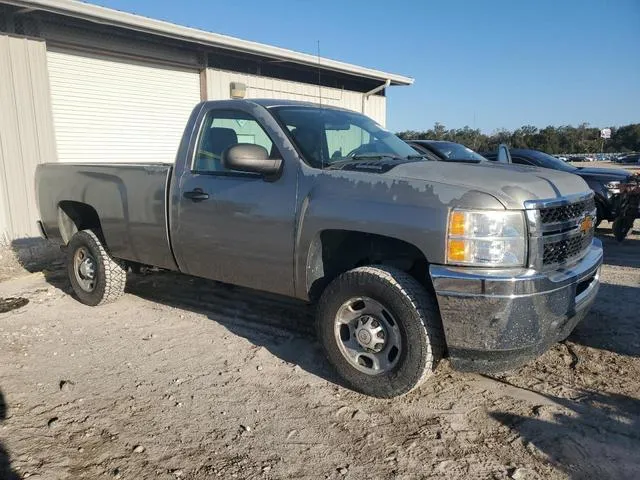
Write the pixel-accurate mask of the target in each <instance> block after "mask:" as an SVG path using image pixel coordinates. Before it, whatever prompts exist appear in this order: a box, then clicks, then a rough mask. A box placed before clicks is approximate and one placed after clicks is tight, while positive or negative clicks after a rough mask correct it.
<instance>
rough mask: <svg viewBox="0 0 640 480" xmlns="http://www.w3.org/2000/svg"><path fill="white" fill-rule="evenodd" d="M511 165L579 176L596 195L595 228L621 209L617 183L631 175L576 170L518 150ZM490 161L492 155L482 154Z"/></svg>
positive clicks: (620, 171)
mask: <svg viewBox="0 0 640 480" xmlns="http://www.w3.org/2000/svg"><path fill="white" fill-rule="evenodd" d="M510 152H511V159H512V161H513V163H514V164H519V165H529V166H533V167H541V168H550V169H553V170H560V171H563V172H568V173H574V174H576V175H579V176H580V177H582V178H583V179H584V181H585V182H587V185H589V187H591V189H592V190H593V191H594V193H595V199H596V207H597V219H596V226H597V225H599V224H600V222H602V221H603V220H609V221H613V220H614V219H615V218H616V217H617V216H618V212H619V208H620V183H626V182H628V181H629V179H630V178H631V173H629V172H627V171H626V170H623V169H621V168H599V167H576V166H574V165H569V164H567V163H565V162H563V161H562V160H559V159H557V158H556V157H553V156H551V155H549V154H547V153H544V152H540V151H538V150H528V149H521V148H512V149H510ZM482 155H483V156H485V157H486V158H488V159H489V160H493V159H495V154H494V153H482Z"/></svg>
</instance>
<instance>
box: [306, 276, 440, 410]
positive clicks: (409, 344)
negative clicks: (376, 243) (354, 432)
mask: <svg viewBox="0 0 640 480" xmlns="http://www.w3.org/2000/svg"><path fill="white" fill-rule="evenodd" d="M317 330H318V337H319V339H320V341H321V343H322V346H323V348H324V351H325V353H326V355H327V358H328V359H329V361H330V362H331V363H332V364H333V365H334V367H335V368H336V370H337V371H338V373H339V374H340V376H341V377H342V378H343V379H344V380H345V381H346V383H347V384H348V385H349V386H350V387H352V388H353V389H354V390H357V391H359V392H362V393H364V394H367V395H372V396H375V397H384V398H390V397H395V396H398V395H403V394H405V393H407V392H409V391H411V390H412V389H414V388H416V387H417V386H419V385H420V384H421V383H422V382H423V381H424V380H425V379H426V378H428V377H429V376H430V375H431V374H432V373H433V371H434V370H435V367H436V365H437V363H438V361H439V360H440V358H441V357H442V354H443V349H444V338H443V333H442V326H441V322H440V316H439V314H438V309H437V307H436V304H435V301H434V299H433V298H432V297H431V296H430V295H429V294H428V293H427V292H426V290H425V289H424V288H423V287H422V285H420V284H419V283H418V282H417V281H416V280H415V279H414V278H413V277H411V276H410V275H409V274H407V273H405V272H403V271H401V270H398V269H395V268H391V267H384V266H375V267H372V266H371V267H359V268H356V269H353V270H350V271H348V272H346V273H344V274H342V275H340V276H339V277H338V278H337V279H335V280H334V281H333V282H332V283H331V284H330V285H329V286H328V287H327V288H326V290H325V291H324V293H323V294H322V297H321V299H320V303H319V305H318V314H317Z"/></svg>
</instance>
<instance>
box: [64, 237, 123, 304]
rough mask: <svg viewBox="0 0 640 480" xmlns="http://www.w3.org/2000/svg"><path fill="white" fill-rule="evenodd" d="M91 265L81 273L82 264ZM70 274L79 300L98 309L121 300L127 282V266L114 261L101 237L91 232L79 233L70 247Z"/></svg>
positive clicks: (68, 263) (70, 243) (68, 269)
mask: <svg viewBox="0 0 640 480" xmlns="http://www.w3.org/2000/svg"><path fill="white" fill-rule="evenodd" d="M82 259H88V260H86V261H87V262H89V264H90V269H89V274H87V270H86V269H85V270H83V272H84V274H83V273H81V267H79V266H78V263H80V264H81V263H83V262H84V261H85V260H82ZM67 273H68V275H69V280H70V281H71V286H72V287H73V291H74V292H75V294H76V296H77V298H78V300H80V301H81V302H82V303H84V304H85V305H90V306H92V307H93V306H97V305H104V304H106V303H110V302H113V301H115V300H117V299H118V298H119V297H120V296H121V295H122V294H123V293H124V287H125V284H126V282H127V271H126V269H125V268H124V265H123V264H122V263H121V262H120V261H118V260H115V259H114V258H112V257H111V256H110V255H109V254H108V253H107V251H106V250H105V248H104V246H103V245H102V242H100V239H99V238H98V236H97V235H96V234H95V233H94V232H93V231H91V230H82V231H80V232H77V233H76V234H75V235H74V236H73V237H72V238H71V240H70V241H69V244H68V245H67Z"/></svg>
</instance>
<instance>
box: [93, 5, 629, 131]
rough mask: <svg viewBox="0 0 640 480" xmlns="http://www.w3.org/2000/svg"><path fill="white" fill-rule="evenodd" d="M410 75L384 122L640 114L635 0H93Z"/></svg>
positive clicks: (501, 124)
mask: <svg viewBox="0 0 640 480" xmlns="http://www.w3.org/2000/svg"><path fill="white" fill-rule="evenodd" d="M92 3H96V4H99V5H103V6H106V7H110V8H116V9H119V10H124V11H129V12H133V13H137V14H140V15H145V16H148V17H153V18H158V19H162V20H167V21H171V22H173V23H177V24H181V25H187V26H191V27H196V28H200V29H203V30H208V31H212V32H216V33H223V34H227V35H232V36H236V37H239V38H243V39H247V40H254V41H258V42H262V43H267V44H271V45H277V46H280V47H284V48H289V49H292V50H297V51H302V52H307V53H316V48H317V41H318V40H319V41H320V49H321V54H322V56H324V57H329V58H333V59H336V60H342V61H346V62H350V63H355V64H358V65H363V66H367V67H371V68H376V69H380V70H386V71H389V72H393V73H400V74H403V75H407V76H411V77H413V78H415V84H414V85H412V86H410V87H393V88H391V89H389V91H388V98H389V100H388V111H387V127H388V128H389V129H391V130H393V131H399V130H407V129H413V130H426V129H427V128H430V127H431V126H433V124H434V122H441V123H443V124H444V125H446V126H447V127H449V128H459V127H463V126H465V125H469V126H471V127H474V126H475V127H476V128H480V129H482V130H483V131H485V132H492V131H494V130H495V129H498V128H509V129H512V128H516V127H518V126H521V125H525V124H529V125H535V126H538V127H543V126H546V125H566V124H574V125H576V124H578V123H581V122H588V123H590V124H592V125H594V126H599V127H604V126H611V125H624V124H627V123H637V122H640V0H531V1H526V0H524V1H519V0H477V1H475V0H466V1H464V0H447V1H442V0H414V1H402V0H396V1H385V2H382V1H378V0H369V1H361V0H341V1H335V0H322V1H318V0H316V1H312V0H243V1H229V0H226V1H223V0H217V1H201V0H180V1H162V0H94V1H92Z"/></svg>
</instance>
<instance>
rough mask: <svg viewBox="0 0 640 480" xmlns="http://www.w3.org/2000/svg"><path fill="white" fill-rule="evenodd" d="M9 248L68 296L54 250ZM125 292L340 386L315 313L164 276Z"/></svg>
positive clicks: (297, 304) (132, 284) (280, 300)
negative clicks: (203, 321)
mask: <svg viewBox="0 0 640 480" xmlns="http://www.w3.org/2000/svg"><path fill="white" fill-rule="evenodd" d="M12 247H13V249H14V254H15V256H16V257H17V258H18V259H19V261H20V263H21V264H22V267H23V268H24V269H25V270H27V271H29V272H31V273H35V272H42V273H43V275H44V276H45V279H46V281H47V282H48V283H49V284H50V285H52V286H54V287H56V288H57V289H59V290H62V291H64V292H65V293H68V294H70V295H73V290H72V288H71V284H70V283H69V280H68V277H67V273H66V269H65V263H64V256H63V254H62V253H61V252H60V250H59V249H56V248H55V247H51V246H50V245H48V244H46V243H44V244H43V241H42V240H38V239H23V240H16V241H14V242H13V244H12ZM127 291H128V292H129V293H131V294H133V295H135V296H138V297H140V298H144V299H147V300H149V301H152V302H157V303H161V304H164V305H168V306H171V307H175V308H180V309H183V310H189V311H192V312H196V313H199V314H203V315H206V316H207V317H208V318H210V319H211V320H215V321H216V322H217V323H219V324H221V325H223V326H224V327H225V328H227V329H228V330H229V331H230V332H232V333H234V334H236V335H239V336H241V337H244V338H246V339H247V340H249V341H250V342H252V343H253V344H254V345H256V346H262V347H264V348H266V349H267V350H268V351H270V352H271V353H272V354H273V355H275V356H277V357H278V358H280V359H281V360H284V361H286V362H288V363H291V364H294V365H298V366H300V368H302V369H304V370H306V371H308V372H309V373H312V374H314V375H316V376H319V377H321V378H324V379H325V380H328V381H330V382H333V383H336V384H339V385H343V384H342V383H341V381H340V379H339V377H338V376H337V375H336V374H335V373H334V372H333V370H332V369H331V368H330V367H329V366H328V364H327V362H326V361H325V359H324V356H323V354H322V352H321V350H320V346H319V344H318V343H317V342H316V340H315V332H314V320H313V314H314V311H313V307H312V306H310V305H308V304H307V303H304V302H302V301H299V300H296V299H292V298H288V297H284V296H280V295H275V294H269V293H264V292H258V291H256V290H251V289H246V288H242V287H236V286H233V285H227V284H223V283H219V282H215V281H212V280H206V279H203V278H197V277H191V276H188V275H182V274H179V273H174V272H165V271H158V272H150V273H149V274H146V275H145V274H129V278H128V279H127ZM0 478H1V477H0Z"/></svg>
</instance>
